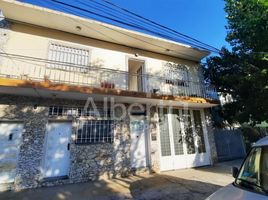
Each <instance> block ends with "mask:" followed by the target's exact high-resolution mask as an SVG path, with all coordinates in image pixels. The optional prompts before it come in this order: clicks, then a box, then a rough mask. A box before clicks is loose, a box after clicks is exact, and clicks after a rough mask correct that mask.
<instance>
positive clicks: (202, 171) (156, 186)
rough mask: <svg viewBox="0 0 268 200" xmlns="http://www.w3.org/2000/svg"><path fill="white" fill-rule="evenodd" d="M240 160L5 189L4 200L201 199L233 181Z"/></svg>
mask: <svg viewBox="0 0 268 200" xmlns="http://www.w3.org/2000/svg"><path fill="white" fill-rule="evenodd" d="M240 163H241V160H236V161H231V162H225V163H219V164H217V165H215V166H208V167H201V168H195V169H185V170H176V171H169V172H164V173H161V174H153V175H138V176H131V177H128V178H119V179H113V180H100V181H97V182H90V183H82V184H81V183H80V184H72V185H64V186H57V187H49V188H38V189H31V190H24V191H18V192H2V193H0V199H1V200H2V199H3V200H4V199H5V200H15V199H18V200H90V199H97V200H116V199H120V200H121V199H137V200H152V199H153V200H158V199H159V200H160V199H161V200H165V199H166V200H170V199H179V200H202V199H205V198H206V197H208V196H209V195H210V194H211V193H213V192H214V191H216V190H217V189H219V188H221V187H222V186H225V185H227V184H229V183H231V182H232V181H233V178H232V176H231V166H239V165H240Z"/></svg>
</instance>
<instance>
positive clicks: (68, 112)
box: [49, 106, 111, 118]
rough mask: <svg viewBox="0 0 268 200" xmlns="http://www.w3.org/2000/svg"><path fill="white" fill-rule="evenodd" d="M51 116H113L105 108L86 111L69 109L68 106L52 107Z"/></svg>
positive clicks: (79, 108)
mask: <svg viewBox="0 0 268 200" xmlns="http://www.w3.org/2000/svg"><path fill="white" fill-rule="evenodd" d="M49 116H77V117H102V118H103V117H106V118H109V117H110V116H111V112H110V110H108V109H107V110H104V109H103V108H97V112H96V110H94V109H92V108H87V109H84V107H68V106H50V107H49Z"/></svg>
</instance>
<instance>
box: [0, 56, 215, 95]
mask: <svg viewBox="0 0 268 200" xmlns="http://www.w3.org/2000/svg"><path fill="white" fill-rule="evenodd" d="M0 76H1V77H8V78H13V79H22V80H32V81H45V80H48V81H50V82H52V83H63V84H68V85H77V86H90V87H96V88H110V89H120V90H128V91H139V92H146V93H155V94H161V95H173V96H184V97H201V98H208V99H213V100H218V95H217V92H216V90H215V88H214V87H213V86H211V85H209V86H208V85H205V84H203V83H202V82H200V81H196V82H195V81H184V80H169V79H167V78H166V77H163V76H157V75H150V74H137V73H129V72H126V71H120V70H112V69H106V68H102V67H98V66H96V67H93V66H80V65H74V64H70V63H63V62H55V61H50V60H45V59H37V58H32V57H26V56H20V55H14V54H5V53H0Z"/></svg>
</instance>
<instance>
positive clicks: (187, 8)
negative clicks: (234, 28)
mask: <svg viewBox="0 0 268 200" xmlns="http://www.w3.org/2000/svg"><path fill="white" fill-rule="evenodd" d="M22 1H24V2H28V3H32V4H37V5H41V6H43V7H49V8H52V9H56V10H60V11H65V12H71V13H72V14H76V15H80V16H81V15H84V16H85V15H86V16H87V17H88V18H92V17H93V18H94V17H95V18H96V19H99V20H102V21H105V22H108V23H111V24H115V25H118V24H117V23H116V22H113V21H109V20H107V19H101V18H98V17H96V16H93V15H90V14H89V13H85V12H80V11H77V10H76V11H75V9H72V8H68V10H66V6H65V8H64V5H59V4H57V3H55V2H53V1H50V0H22ZM57 1H61V2H65V3H68V4H72V5H74V6H78V7H82V8H86V9H88V7H87V5H94V4H93V3H94V2H92V0H81V1H79V0H57ZM94 1H97V2H100V3H104V2H103V1H102V0H94ZM109 1H110V2H112V3H114V4H116V5H118V6H120V7H123V8H126V9H128V10H130V11H132V12H135V13H137V14H139V15H142V16H143V17H146V18H148V19H151V20H153V21H155V22H157V23H160V24H162V25H165V26H167V27H169V28H172V29H174V30H176V31H178V32H181V33H183V34H185V35H188V36H191V37H193V38H195V39H198V40H200V41H202V42H204V43H206V44H209V45H212V46H213V47H216V48H218V49H221V47H223V46H226V47H229V45H228V43H227V42H226V41H225V37H226V29H225V25H226V23H227V22H226V19H225V16H226V13H225V12H224V0H109ZM81 2H82V3H81ZM86 4H87V5H86ZM94 6H95V5H94ZM97 12H98V11H97ZM98 13H100V12H98ZM121 26H122V25H121ZM123 27H124V25H123Z"/></svg>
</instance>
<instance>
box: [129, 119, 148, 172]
mask: <svg viewBox="0 0 268 200" xmlns="http://www.w3.org/2000/svg"><path fill="white" fill-rule="evenodd" d="M130 135H131V147H130V154H131V167H132V168H141V167H146V146H145V145H146V143H145V119H144V116H131V118H130Z"/></svg>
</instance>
